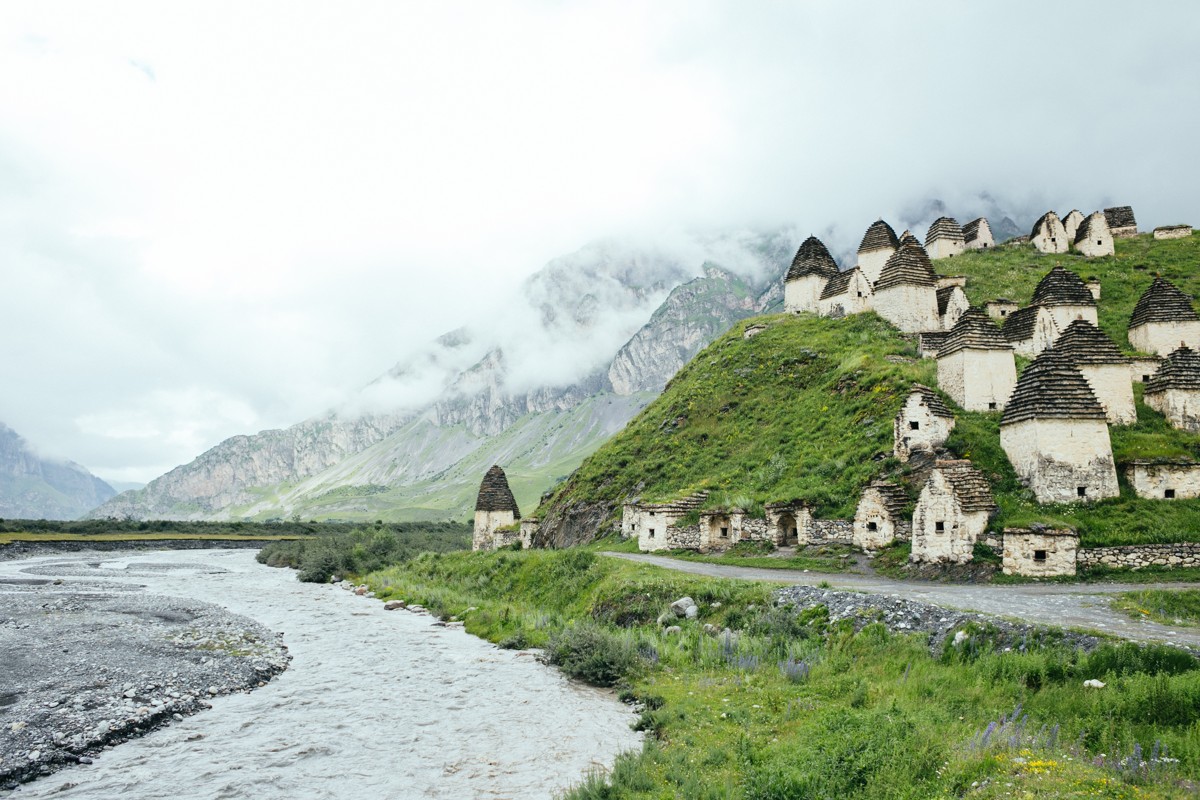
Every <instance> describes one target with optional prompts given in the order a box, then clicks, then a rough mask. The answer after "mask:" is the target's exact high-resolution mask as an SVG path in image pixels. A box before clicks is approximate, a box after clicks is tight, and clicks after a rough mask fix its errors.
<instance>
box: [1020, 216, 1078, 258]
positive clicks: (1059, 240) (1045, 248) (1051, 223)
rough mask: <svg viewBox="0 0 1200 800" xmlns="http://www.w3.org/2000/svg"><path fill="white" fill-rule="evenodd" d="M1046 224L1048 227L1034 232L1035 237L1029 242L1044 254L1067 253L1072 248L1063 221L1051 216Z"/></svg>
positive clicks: (1045, 226) (1044, 226)
mask: <svg viewBox="0 0 1200 800" xmlns="http://www.w3.org/2000/svg"><path fill="white" fill-rule="evenodd" d="M1046 222H1047V224H1046V225H1043V226H1042V227H1040V228H1038V230H1037V231H1035V232H1034V233H1035V235H1034V236H1032V237H1030V239H1029V241H1030V242H1032V243H1033V246H1034V247H1036V248H1037V249H1038V250H1039V251H1041V252H1043V253H1065V252H1067V251H1068V250H1069V249H1070V247H1071V241H1070V239H1068V238H1067V230H1066V228H1064V227H1063V224H1062V220H1060V219H1059V218H1058V217H1057V216H1051V217H1050V218H1049V219H1048V220H1047V221H1046Z"/></svg>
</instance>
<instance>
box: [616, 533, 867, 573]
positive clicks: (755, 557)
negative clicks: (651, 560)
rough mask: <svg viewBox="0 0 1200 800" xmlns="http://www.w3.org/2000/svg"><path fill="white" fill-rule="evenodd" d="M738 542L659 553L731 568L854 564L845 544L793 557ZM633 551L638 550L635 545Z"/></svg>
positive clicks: (835, 568) (815, 568) (832, 568)
mask: <svg viewBox="0 0 1200 800" xmlns="http://www.w3.org/2000/svg"><path fill="white" fill-rule="evenodd" d="M631 541H633V540H631ZM740 544H742V543H740V542H739V544H738V545H734V546H733V547H732V548H730V549H729V551H728V552H725V553H719V554H715V553H696V552H693V551H691V550H673V551H671V552H669V553H659V554H658V555H669V556H670V557H671V558H676V559H679V560H680V561H699V562H701V563H705V564H725V565H727V566H733V567H757V568H759V569H792V570H808V571H809V572H833V573H836V572H846V571H847V570H849V569H850V567H851V566H853V562H852V561H851V560H850V559H849V558H842V556H845V555H849V554H851V553H852V552H853V548H851V547H850V546H848V545H827V546H818V547H810V548H805V549H803V550H801V551H799V552H798V553H797V554H796V555H794V556H787V557H784V556H770V555H766V554H762V553H760V552H756V551H755V550H753V549H750V548H746V549H742V550H739V546H740ZM635 545H636V543H635ZM634 552H637V548H636V546H635V547H634Z"/></svg>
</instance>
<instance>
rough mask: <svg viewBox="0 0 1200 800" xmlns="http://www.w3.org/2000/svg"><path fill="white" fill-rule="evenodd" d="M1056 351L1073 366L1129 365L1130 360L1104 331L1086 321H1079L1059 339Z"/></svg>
mask: <svg viewBox="0 0 1200 800" xmlns="http://www.w3.org/2000/svg"><path fill="white" fill-rule="evenodd" d="M1054 349H1055V350H1058V351H1059V352H1060V353H1062V354H1064V355H1065V356H1066V357H1067V358H1068V359H1069V360H1070V361H1071V363H1073V364H1079V365H1083V364H1128V363H1129V359H1128V358H1126V357H1125V356H1123V355H1121V351H1120V350H1119V349H1118V348H1117V345H1116V344H1115V343H1114V342H1113V340H1112V339H1110V338H1108V336H1107V335H1105V333H1104V331H1102V330H1100V329H1099V328H1097V327H1096V326H1095V325H1093V324H1092V323H1090V322H1088V321H1087V320H1086V319H1077V320H1075V321H1073V322H1072V323H1071V324H1070V325H1068V326H1067V329H1066V330H1065V331H1063V332H1062V335H1060V336H1059V337H1058V338H1057V339H1055V340H1054Z"/></svg>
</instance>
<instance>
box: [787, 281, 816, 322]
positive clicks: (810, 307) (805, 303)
mask: <svg viewBox="0 0 1200 800" xmlns="http://www.w3.org/2000/svg"><path fill="white" fill-rule="evenodd" d="M825 282H826V278H823V277H821V276H820V275H804V276H803V277H800V278H797V279H795V280H791V281H787V282H786V283H785V284H784V285H783V307H784V310H786V311H787V312H788V313H790V314H799V313H800V312H802V311H811V312H812V313H814V314H815V313H817V311H818V310H819V304H818V302H817V301H818V299H819V298H820V297H821V292H822V290H824V288H825Z"/></svg>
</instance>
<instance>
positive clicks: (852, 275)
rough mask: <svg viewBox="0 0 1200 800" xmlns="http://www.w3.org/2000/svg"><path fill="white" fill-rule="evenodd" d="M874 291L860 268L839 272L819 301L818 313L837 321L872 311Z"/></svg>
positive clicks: (828, 283)
mask: <svg viewBox="0 0 1200 800" xmlns="http://www.w3.org/2000/svg"><path fill="white" fill-rule="evenodd" d="M873 295H874V291H873V290H872V288H871V282H870V281H869V280H867V276H866V274H864V273H863V271H862V270H861V269H860V268H858V267H854V268H853V269H848V270H846V271H845V272H839V273H838V274H837V275H835V276H833V277H832V278H830V279H829V281H828V282H827V283H826V284H825V288H824V289H822V290H821V296H820V298H818V300H817V312H818V313H819V314H820V315H821V316H822V317H833V318H835V319H838V318H841V317H845V316H848V315H850V314H863V313H866V312H867V311H870V310H871V306H872V302H873Z"/></svg>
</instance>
